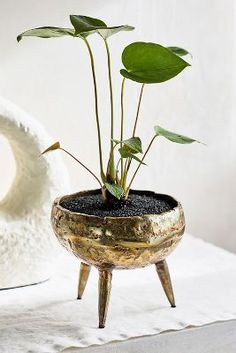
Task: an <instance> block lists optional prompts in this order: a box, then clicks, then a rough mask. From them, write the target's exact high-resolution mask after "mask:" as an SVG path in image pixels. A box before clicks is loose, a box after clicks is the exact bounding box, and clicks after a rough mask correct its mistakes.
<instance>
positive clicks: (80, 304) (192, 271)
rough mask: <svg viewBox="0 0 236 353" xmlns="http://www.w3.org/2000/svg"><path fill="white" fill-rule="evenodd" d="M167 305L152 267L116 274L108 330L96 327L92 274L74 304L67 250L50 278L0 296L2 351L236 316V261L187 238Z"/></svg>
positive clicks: (50, 350)
mask: <svg viewBox="0 0 236 353" xmlns="http://www.w3.org/2000/svg"><path fill="white" fill-rule="evenodd" d="M168 264H169V269H170V272H171V277H172V282H173V286H174V291H175V297H176V303H177V307H176V308H171V307H170V306H169V304H168V302H167V299H166V297H165V295H164V293H163V290H162V288H161V285H160V282H159V279H158V277H157V274H156V272H155V269H154V266H151V267H148V268H145V269H139V270H131V271H114V272H113V288H112V294H111V300H110V305H109V312H108V319H107V326H106V328H105V329H98V328H97V324H98V318H97V271H96V270H95V269H93V271H92V273H91V275H90V278H89V282H88V285H87V288H86V290H85V293H84V297H83V299H82V300H80V301H77V300H75V298H76V287H77V277H78V261H77V260H76V259H74V258H73V257H72V256H71V255H69V254H67V253H65V255H64V257H62V258H61V259H60V262H59V265H58V271H57V273H56V274H55V276H54V278H52V279H51V280H50V281H48V282H46V283H44V284H41V285H37V286H31V287H25V288H20V289H15V290H9V291H2V292H0V352H1V353H13V352H14V353H21V352H22V353H55V352H61V351H62V350H63V349H65V348H68V347H88V346H91V345H95V344H99V345H101V344H104V343H108V342H112V341H115V340H118V341H119V340H127V339H129V338H134V337H140V336H144V335H154V334H158V333H160V332H165V331H168V330H181V329H183V328H185V327H189V326H201V325H205V324H208V323H213V322H218V321H224V320H232V319H236V300H235V298H236V256H235V255H233V254H231V253H229V252H227V251H225V250H223V249H220V248H217V247H215V246H213V245H211V244H208V243H205V242H203V241H202V240H200V239H196V238H193V237H192V236H189V235H185V236H184V238H183V240H182V242H181V244H180V245H179V247H178V248H177V249H176V250H175V252H174V253H173V254H172V255H171V256H170V258H169V259H168Z"/></svg>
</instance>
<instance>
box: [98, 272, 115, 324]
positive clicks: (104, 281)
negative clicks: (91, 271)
mask: <svg viewBox="0 0 236 353" xmlns="http://www.w3.org/2000/svg"><path fill="white" fill-rule="evenodd" d="M111 279H112V272H111V271H110V270H99V282H98V291H99V299H98V315H99V328H104V327H105V322H106V317H107V309H108V304H109V299H110V293H111Z"/></svg>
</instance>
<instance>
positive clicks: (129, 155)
mask: <svg viewBox="0 0 236 353" xmlns="http://www.w3.org/2000/svg"><path fill="white" fill-rule="evenodd" d="M119 153H120V155H121V157H122V158H132V159H135V160H136V161H137V162H139V163H141V164H143V165H146V164H145V163H144V162H142V160H141V159H140V158H138V157H137V156H136V155H135V154H134V153H132V152H131V151H130V149H129V148H128V147H126V146H123V147H122V148H119Z"/></svg>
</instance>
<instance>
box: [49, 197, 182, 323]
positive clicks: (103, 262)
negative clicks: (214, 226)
mask: <svg viewBox="0 0 236 353" xmlns="http://www.w3.org/2000/svg"><path fill="white" fill-rule="evenodd" d="M99 193H100V190H90V191H83V192H79V193H77V194H72V195H68V196H64V197H61V198H57V199H56V200H55V201H54V204H53V208H52V216H51V220H52V226H53V229H54V232H55V234H56V236H57V238H58V240H59V242H60V243H61V244H62V245H63V246H64V247H65V248H66V249H67V250H68V251H70V252H72V253H73V254H74V255H75V256H76V257H79V258H80V259H81V260H82V262H81V267H80V276H79V286H78V299H81V298H82V295H83V292H84V289H85V286H86V283H87V280H88V276H89V272H90V268H91V266H95V267H97V268H98V270H99V303H98V306H99V327H100V328H103V327H105V321H106V314H107V308H108V303H109V296H110V289H111V279H112V270H113V269H132V268H138V267H145V266H147V265H151V264H154V265H155V266H156V270H157V273H158V275H159V278H160V281H161V284H162V286H163V289H164V291H165V293H166V296H167V298H168V300H169V302H170V304H171V306H172V307H175V300H174V294H173V289H172V285H171V279H170V275H169V271H168V266H167V263H166V261H165V258H166V257H167V256H168V255H169V254H170V253H171V252H172V251H173V250H174V249H175V247H176V245H177V244H178V242H179V241H180V239H181V238H182V235H183V233H184V228H185V220H184V213H183V209H182V206H181V204H180V203H179V202H178V201H176V200H175V199H173V198H172V197H171V196H168V195H162V194H155V193H153V192H150V191H132V193H133V194H138V195H143V194H146V195H147V194H150V195H152V196H155V197H157V198H162V199H164V200H167V201H168V202H170V203H171V205H172V209H171V210H170V211H168V212H164V213H161V214H152V215H144V216H134V217H98V216H93V215H87V214H83V213H76V212H71V211H69V210H67V209H65V208H63V207H62V206H61V203H62V202H63V201H68V200H70V199H73V198H75V197H79V196H86V195H95V194H99Z"/></svg>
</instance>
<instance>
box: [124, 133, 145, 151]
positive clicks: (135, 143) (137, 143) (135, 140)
mask: <svg viewBox="0 0 236 353" xmlns="http://www.w3.org/2000/svg"><path fill="white" fill-rule="evenodd" d="M122 143H123V145H124V146H127V147H128V148H129V149H130V150H131V151H132V152H133V153H143V150H142V141H141V139H140V138H139V137H131V138H129V139H128V140H124V141H122Z"/></svg>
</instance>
